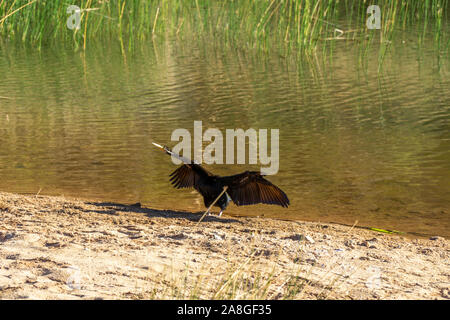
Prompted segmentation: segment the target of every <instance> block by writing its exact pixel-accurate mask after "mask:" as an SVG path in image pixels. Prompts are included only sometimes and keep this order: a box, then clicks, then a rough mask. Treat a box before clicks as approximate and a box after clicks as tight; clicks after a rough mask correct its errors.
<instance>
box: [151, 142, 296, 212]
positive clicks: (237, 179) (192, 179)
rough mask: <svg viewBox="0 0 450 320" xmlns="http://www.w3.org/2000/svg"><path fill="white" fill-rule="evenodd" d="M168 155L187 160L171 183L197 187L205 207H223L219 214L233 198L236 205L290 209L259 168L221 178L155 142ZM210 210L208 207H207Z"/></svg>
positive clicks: (180, 187) (178, 186)
mask: <svg viewBox="0 0 450 320" xmlns="http://www.w3.org/2000/svg"><path fill="white" fill-rule="evenodd" d="M153 144H154V145H155V146H157V147H158V148H160V149H161V150H163V151H164V152H166V153H167V154H169V155H172V156H175V157H176V158H178V159H180V160H181V161H183V162H184V163H183V164H182V165H181V166H180V167H179V168H178V169H176V170H175V171H174V172H172V173H171V174H170V182H171V183H172V185H173V186H174V187H175V188H176V189H182V188H194V189H195V190H197V191H198V192H199V193H200V194H201V195H202V196H203V200H204V204H205V206H206V207H210V206H212V205H214V206H216V207H219V208H220V213H219V216H221V215H222V212H223V211H224V210H225V209H226V207H227V206H228V203H229V202H230V201H233V202H234V203H235V204H236V205H237V206H245V205H251V204H258V203H263V204H275V205H280V206H282V207H285V208H287V207H288V206H289V199H288V197H287V195H286V194H285V193H284V192H283V191H282V190H281V189H280V188H278V187H277V186H276V185H274V184H273V183H271V182H270V181H269V180H267V179H265V178H264V176H263V175H262V174H261V173H260V172H257V171H245V172H242V173H239V174H236V175H232V176H226V177H220V176H217V175H214V174H212V173H211V172H209V171H208V170H206V169H205V168H203V167H202V166H201V165H199V164H197V163H195V162H194V161H191V160H189V159H186V158H184V157H182V156H180V155H178V154H176V153H174V152H173V151H172V150H171V149H170V148H169V147H166V146H161V145H159V144H156V143H153ZM208 211H209V209H208Z"/></svg>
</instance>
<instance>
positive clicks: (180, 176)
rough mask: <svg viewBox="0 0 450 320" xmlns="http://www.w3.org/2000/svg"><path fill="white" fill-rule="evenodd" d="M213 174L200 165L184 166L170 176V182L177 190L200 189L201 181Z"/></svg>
mask: <svg viewBox="0 0 450 320" xmlns="http://www.w3.org/2000/svg"><path fill="white" fill-rule="evenodd" d="M208 176H212V174H211V173H210V172H209V171H207V170H206V169H204V168H203V167H202V166H200V165H198V164H193V163H191V164H183V165H181V166H180V167H179V168H178V169H177V170H175V171H174V172H172V173H171V174H170V182H171V183H172V185H173V186H174V187H175V188H177V189H181V188H192V187H194V188H195V189H198V186H199V183H200V181H202V180H203V179H204V178H206V177H208Z"/></svg>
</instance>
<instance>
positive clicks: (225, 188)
mask: <svg viewBox="0 0 450 320" xmlns="http://www.w3.org/2000/svg"><path fill="white" fill-rule="evenodd" d="M227 189H228V186H225V187H223V190H222V192H221V193H220V194H219V195H218V196H217V198H216V200H214V201H213V203H211V205H210V206H209V208H208V210H206V212H205V213H204V214H203V215H202V217H201V218H200V220H198V222H197V224H199V223H200V222H201V221H202V220H203V218H204V217H205V216H206V215H207V214H208V213H209V210H211V208H212V207H213V205H215V204H216V202H217V200H219V198H220V197H221V196H222V195H223V194H224V193H225V191H227Z"/></svg>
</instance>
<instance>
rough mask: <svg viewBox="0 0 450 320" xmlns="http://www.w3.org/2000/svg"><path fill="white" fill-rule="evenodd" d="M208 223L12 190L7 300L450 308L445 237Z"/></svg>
mask: <svg viewBox="0 0 450 320" xmlns="http://www.w3.org/2000/svg"><path fill="white" fill-rule="evenodd" d="M255 210H258V209H257V206H255ZM274 210H276V207H274ZM199 217H200V213H195V214H193V213H187V212H174V211H159V210H152V209H148V208H141V207H139V206H125V205H121V204H113V203H98V202H93V201H85V200H77V199H67V198H62V197H46V196H22V195H16V194H10V193H0V298H3V299H109V298H112V299H178V298H187V299H191V298H195V299H197V298H201V299H212V298H214V299H230V298H231V299H254V298H256V299H450V293H449V283H450V259H449V256H450V246H449V241H448V240H446V239H443V238H440V237H437V238H433V239H434V240H431V239H408V238H404V237H401V236H398V235H387V234H382V233H377V232H373V231H369V230H364V229H357V228H350V227H347V226H341V225H334V224H323V223H310V222H290V221H280V220H272V219H263V218H235V217H228V216H226V215H225V216H222V217H221V218H218V217H215V216H210V217H207V218H206V219H205V220H204V221H203V222H202V223H201V224H199V225H197V223H196V221H197V220H198V219H199Z"/></svg>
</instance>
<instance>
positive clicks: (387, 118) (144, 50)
mask: <svg viewBox="0 0 450 320" xmlns="http://www.w3.org/2000/svg"><path fill="white" fill-rule="evenodd" d="M0 50H1V51H0V190H2V191H9V192H17V193H25V194H27V193H32V194H36V193H38V192H40V194H49V195H61V194H62V195H65V196H74V197H82V198H87V199H98V200H107V201H118V202H122V203H135V202H141V203H143V205H145V206H148V207H152V208H159V209H176V210H184V211H192V212H199V211H201V210H204V207H203V201H202V198H201V197H200V196H199V195H198V194H197V193H196V192H194V191H191V190H181V191H180V190H174V189H173V188H172V187H171V186H170V184H169V182H168V175H169V174H170V173H171V172H172V171H173V170H175V168H176V166H174V165H173V164H172V162H171V161H170V158H169V157H167V156H165V155H164V154H163V153H162V152H160V151H158V150H157V149H156V148H155V147H154V146H152V144H151V142H153V141H155V142H159V143H163V144H168V145H172V146H173V145H175V142H171V141H170V136H171V133H172V131H173V130H174V129H176V128H186V129H188V130H189V131H190V132H191V133H192V134H193V124H194V120H201V121H203V128H204V130H205V129H206V128H212V127H214V128H218V129H220V130H221V131H222V132H223V133H225V129H227V128H228V129H234V128H243V129H248V128H255V129H259V128H268V129H271V128H274V129H276V128H279V129H280V170H279V172H278V174H277V175H276V176H271V177H269V180H271V181H272V182H274V183H275V184H277V185H278V186H279V187H280V188H282V189H283V190H284V191H285V192H286V193H287V195H288V196H289V198H290V200H291V206H290V207H289V208H288V209H283V208H281V207H278V206H264V205H258V206H250V207H236V206H234V205H231V206H230V207H229V209H228V210H227V213H229V214H234V215H252V216H256V215H259V216H266V217H276V218H281V219H300V220H312V221H322V222H338V223H345V224H350V225H352V224H353V223H354V222H355V221H356V220H357V221H358V225H361V226H368V227H377V228H385V229H391V230H399V231H404V232H408V233H411V234H414V235H424V236H426V235H441V236H446V237H449V236H450V103H449V102H450V99H449V95H450V81H449V79H450V77H449V64H448V57H441V59H440V60H437V59H436V53H435V52H434V51H433V50H432V49H424V48H422V49H418V48H416V47H414V45H413V44H411V43H410V42H406V43H399V44H396V45H394V46H393V48H392V50H391V53H390V54H389V55H388V56H387V57H386V60H385V65H384V68H383V71H382V72H381V73H379V72H378V63H377V62H378V55H377V54H378V53H377V52H376V50H374V51H373V52H372V51H369V53H368V57H367V59H368V60H362V59H361V57H360V56H359V55H358V50H357V49H355V47H354V45H353V44H351V43H350V44H348V43H337V44H336V48H335V50H334V52H333V55H332V57H329V58H323V56H322V55H321V54H318V55H317V57H313V58H310V59H306V58H303V59H298V58H296V57H289V58H287V57H285V56H283V55H279V54H277V53H276V50H274V51H275V52H272V53H265V54H262V53H261V52H258V51H252V50H239V49H232V48H230V47H226V46H225V47H222V46H220V45H218V44H217V43H216V44H214V42H208V41H205V43H203V44H198V43H195V42H181V41H167V42H164V43H158V42H153V43H149V44H146V45H142V46H139V47H137V48H136V50H135V51H133V52H131V53H130V52H127V53H125V54H124V53H122V51H121V50H120V47H119V46H117V45H108V44H99V45H98V46H97V47H95V46H94V45H91V46H90V48H88V50H87V51H86V53H83V52H73V50H70V49H69V50H65V49H63V48H44V49H42V50H41V51H37V50H32V49H24V48H20V49H19V48H14V47H12V46H3V47H0ZM366 62H368V63H367V64H366ZM205 145H206V144H205ZM207 168H208V169H210V170H211V171H213V172H214V173H217V174H223V175H228V174H234V173H239V172H241V171H244V170H247V169H248V168H251V169H258V168H259V165H258V166H249V165H223V166H217V165H214V166H208V167H207Z"/></svg>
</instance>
